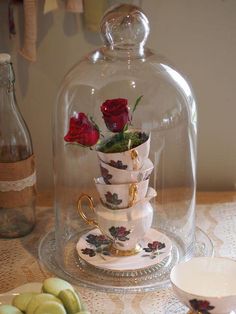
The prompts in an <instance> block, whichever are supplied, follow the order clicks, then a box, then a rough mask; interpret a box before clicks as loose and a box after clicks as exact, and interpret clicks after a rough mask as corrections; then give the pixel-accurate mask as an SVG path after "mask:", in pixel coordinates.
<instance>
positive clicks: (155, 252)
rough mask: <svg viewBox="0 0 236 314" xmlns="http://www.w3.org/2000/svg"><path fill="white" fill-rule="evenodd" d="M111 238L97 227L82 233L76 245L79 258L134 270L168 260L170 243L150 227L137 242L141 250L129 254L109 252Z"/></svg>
mask: <svg viewBox="0 0 236 314" xmlns="http://www.w3.org/2000/svg"><path fill="white" fill-rule="evenodd" d="M110 245H111V240H109V239H108V238H107V237H106V236H104V235H103V234H102V233H101V231H100V230H99V229H93V230H91V231H89V232H86V233H85V234H83V235H82V236H81V237H80V238H79V241H78V242H77V245H76V250H77V253H78V255H79V257H80V258H81V259H83V260H84V261H85V262H87V263H88V264H90V265H92V266H94V267H97V268H100V269H104V270H112V271H134V270H140V269H145V268H148V267H150V266H155V265H157V264H161V263H163V262H164V261H166V260H168V257H169V256H170V253H171V249H172V244H171V240H170V239H169V238H168V237H167V236H166V235H165V234H163V233H161V232H159V231H157V230H155V229H150V230H149V231H148V232H147V234H146V235H145V237H144V238H143V239H142V240H141V241H140V242H139V245H140V247H141V250H140V252H139V253H137V254H134V255H130V256H114V255H112V254H111V253H110V250H109V248H110Z"/></svg>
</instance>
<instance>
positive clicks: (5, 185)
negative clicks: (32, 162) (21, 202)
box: [0, 171, 36, 192]
mask: <svg viewBox="0 0 236 314" xmlns="http://www.w3.org/2000/svg"><path fill="white" fill-rule="evenodd" d="M35 183H36V171H34V172H33V173H32V174H31V175H30V176H28V177H26V178H24V179H21V180H16V181H0V192H9V191H22V190H24V189H25V188H27V187H30V186H33V185H34V184H35Z"/></svg>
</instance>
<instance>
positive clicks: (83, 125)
mask: <svg viewBox="0 0 236 314" xmlns="http://www.w3.org/2000/svg"><path fill="white" fill-rule="evenodd" d="M98 139H99V130H98V129H97V128H96V126H95V125H94V124H93V123H92V122H91V121H89V119H88V118H87V116H86V115H85V114H84V113H83V112H79V113H78V114H77V116H76V117H75V116H74V117H71V118H70V127H69V131H68V133H67V134H66V136H65V137H64V140H65V141H66V142H70V143H73V142H76V143H79V144H81V145H83V146H88V147H90V146H93V145H95V144H96V143H97V141H98Z"/></svg>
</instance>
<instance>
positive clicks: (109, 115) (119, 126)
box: [101, 98, 130, 132]
mask: <svg viewBox="0 0 236 314" xmlns="http://www.w3.org/2000/svg"><path fill="white" fill-rule="evenodd" d="M101 111H102V113H103V119H104V121H105V123H106V126H107V128H108V129H109V130H110V131H111V132H121V131H122V130H123V129H124V127H125V125H126V124H127V123H128V122H130V118H129V108H128V100H127V99H124V98H115V99H108V100H106V101H105V102H104V103H103V104H102V105H101Z"/></svg>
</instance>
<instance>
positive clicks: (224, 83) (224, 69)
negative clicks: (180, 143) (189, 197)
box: [0, 0, 236, 190]
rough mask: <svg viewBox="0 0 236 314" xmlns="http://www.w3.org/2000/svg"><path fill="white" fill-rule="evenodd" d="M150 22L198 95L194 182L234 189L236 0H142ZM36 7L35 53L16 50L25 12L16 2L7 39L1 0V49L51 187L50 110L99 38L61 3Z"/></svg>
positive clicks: (154, 43)
mask: <svg viewBox="0 0 236 314" xmlns="http://www.w3.org/2000/svg"><path fill="white" fill-rule="evenodd" d="M140 2H142V8H143V9H144V11H145V12H146V14H147V16H148V18H149V20H150V26H151V34H150V37H149V40H148V45H149V46H150V47H152V48H153V49H155V50H157V51H158V52H159V53H160V54H163V55H165V56H166V57H167V58H168V59H169V60H171V61H172V63H174V64H175V65H176V66H177V68H178V69H180V71H181V72H182V73H184V74H185V76H186V77H187V78H188V79H189V80H190V82H191V84H192V86H193V88H194V91H195V94H196V98H197V102H198V114H199V138H198V170H197V175H198V188H199V189H207V190H218V189H221V190H226V189H234V187H235V184H236V145H235V144H234V143H235V133H236V132H235V131H236V126H235V117H236V106H235V87H236V78H235V69H236V58H235V56H236V1H235V0H178V1H174V0H145V1H144V0H143V1H140ZM42 4H43V1H39V12H38V43H37V46H38V47H37V52H38V60H37V62H36V63H33V64H31V63H29V62H28V61H26V60H24V59H23V58H22V57H21V56H20V55H19V54H18V53H17V51H18V49H19V47H20V46H21V45H22V35H23V25H22V23H23V12H22V8H20V7H19V8H18V9H17V10H16V23H17V30H18V34H17V36H16V37H15V38H14V39H11V40H10V39H9V37H8V30H7V1H4V0H0V51H1V52H9V53H11V54H12V57H13V62H14V65H15V71H16V79H17V86H16V87H17V88H16V89H17V98H18V101H19V106H20V109H21V111H22V113H23V115H24V117H25V120H26V122H27V124H28V126H29V128H30V130H31V134H32V138H33V143H34V150H35V154H36V156H37V168H38V187H39V189H40V190H43V189H46V188H48V187H52V184H53V183H52V182H53V180H52V150H51V147H52V145H51V141H52V140H51V139H52V134H51V115H52V109H53V106H54V102H55V98H56V93H57V90H58V87H59V84H60V82H61V80H62V77H63V76H64V74H65V73H66V72H67V71H68V70H69V69H70V68H71V66H72V65H73V64H74V63H75V62H76V61H77V60H79V59H80V58H81V57H82V56H83V55H84V54H86V53H87V52H89V51H90V50H92V49H94V48H96V47H97V46H99V45H101V40H100V37H99V35H98V34H94V33H91V32H89V31H87V30H85V29H84V25H83V17H82V15H80V16H79V15H78V16H77V17H76V16H74V15H73V14H71V13H66V12H65V11H63V10H58V11H55V12H53V13H49V14H47V15H43V13H42Z"/></svg>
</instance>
